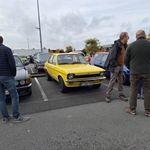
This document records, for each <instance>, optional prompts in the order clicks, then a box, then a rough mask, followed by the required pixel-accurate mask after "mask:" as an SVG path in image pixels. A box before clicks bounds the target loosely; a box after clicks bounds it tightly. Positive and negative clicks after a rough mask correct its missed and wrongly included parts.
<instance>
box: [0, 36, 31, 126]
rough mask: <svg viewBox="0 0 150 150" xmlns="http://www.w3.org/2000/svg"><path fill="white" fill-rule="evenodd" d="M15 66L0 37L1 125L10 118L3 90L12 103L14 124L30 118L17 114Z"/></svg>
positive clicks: (17, 99)
mask: <svg viewBox="0 0 150 150" xmlns="http://www.w3.org/2000/svg"><path fill="white" fill-rule="evenodd" d="M15 76H16V64H15V60H14V57H13V54H12V51H11V49H10V48H9V47H6V46H5V45H3V37H2V36H0V110H1V112H2V117H3V118H2V123H7V122H8V121H9V120H10V119H11V117H10V115H9V113H8V110H7V107H6V97H5V88H6V89H7V90H8V91H9V93H10V96H11V101H12V114H13V121H14V122H24V121H27V120H29V119H30V118H29V117H27V116H21V115H20V112H19V96H18V92H17V89H16V85H15V80H14V77H15Z"/></svg>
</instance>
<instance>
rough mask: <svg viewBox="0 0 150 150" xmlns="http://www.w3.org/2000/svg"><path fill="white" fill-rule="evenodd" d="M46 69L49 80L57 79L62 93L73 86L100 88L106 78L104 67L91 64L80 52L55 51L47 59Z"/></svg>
mask: <svg viewBox="0 0 150 150" xmlns="http://www.w3.org/2000/svg"><path fill="white" fill-rule="evenodd" d="M44 69H45V71H46V76H47V80H48V81H50V80H51V79H52V78H53V79H54V80H56V81H57V82H58V85H59V90H60V92H62V93H63V92H66V91H67V90H68V88H71V87H83V86H93V87H94V88H99V87H100V85H101V83H102V81H103V80H104V79H105V78H106V77H105V70H104V69H102V68H98V67H95V66H92V65H89V64H88V63H87V62H86V60H85V59H84V57H83V56H82V55H81V54H78V53H57V54H56V53H54V54H52V55H51V56H50V57H49V58H48V59H47V61H46V63H45V65H44Z"/></svg>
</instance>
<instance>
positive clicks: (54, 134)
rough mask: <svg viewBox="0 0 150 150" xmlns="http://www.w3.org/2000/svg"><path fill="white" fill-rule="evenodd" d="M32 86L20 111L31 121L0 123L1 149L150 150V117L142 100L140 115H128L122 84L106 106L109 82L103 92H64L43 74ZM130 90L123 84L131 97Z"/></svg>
mask: <svg viewBox="0 0 150 150" xmlns="http://www.w3.org/2000/svg"><path fill="white" fill-rule="evenodd" d="M28 67H29V68H28V69H29V70H30V71H34V69H32V65H30V66H28ZM32 82H33V86H32V90H33V94H32V95H31V96H24V97H21V98H20V111H21V113H22V114H25V115H28V116H30V118H31V119H30V120H29V121H28V122H25V123H18V124H15V123H13V122H12V120H11V121H10V122H8V123H7V124H2V123H0V133H1V142H0V149H5V150H16V149H18V150H149V147H150V141H149V139H150V134H149V124H150V121H149V120H150V119H149V118H147V117H145V116H144V107H143V100H138V107H137V113H138V114H137V116H132V115H130V114H127V113H125V112H124V108H125V107H126V106H128V102H123V101H121V100H119V99H118V91H117V84H116V85H115V87H114V90H113V92H112V102H111V103H110V104H108V103H105V102H104V99H105V92H106V88H107V85H108V82H109V80H108V79H106V80H105V81H104V82H103V84H102V85H101V87H100V88H99V89H93V88H91V87H86V88H75V89H71V90H70V91H69V92H68V93H65V94H63V93H60V92H59V89H58V84H57V82H55V81H50V82H49V81H47V80H46V77H44V76H43V77H35V78H33V79H32ZM129 91H130V88H129V85H126V86H124V93H125V95H126V96H129ZM7 103H8V104H7V106H8V110H9V111H10V113H11V105H10V101H9V100H8V101H7Z"/></svg>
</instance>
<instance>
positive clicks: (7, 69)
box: [0, 44, 16, 77]
mask: <svg viewBox="0 0 150 150" xmlns="http://www.w3.org/2000/svg"><path fill="white" fill-rule="evenodd" d="M0 76H13V77H14V76H16V64H15V60H14V57H13V54H12V51H11V49H10V48H9V47H6V46H5V45H3V44H0Z"/></svg>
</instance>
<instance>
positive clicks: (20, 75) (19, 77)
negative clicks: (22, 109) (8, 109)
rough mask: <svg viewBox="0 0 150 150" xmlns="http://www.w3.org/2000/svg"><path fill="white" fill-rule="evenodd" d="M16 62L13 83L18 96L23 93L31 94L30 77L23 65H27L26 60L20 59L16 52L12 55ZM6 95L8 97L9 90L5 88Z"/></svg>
mask: <svg viewBox="0 0 150 150" xmlns="http://www.w3.org/2000/svg"><path fill="white" fill-rule="evenodd" d="M13 56H14V59H15V63H16V70H17V73H16V76H15V84H16V88H17V91H18V94H19V96H23V95H31V94H32V89H31V86H32V81H31V77H30V75H29V73H28V70H27V69H26V67H25V65H28V62H25V63H24V64H23V62H22V61H21V59H20V57H19V56H18V55H16V54H14V55H13ZM5 93H6V96H8V97H9V92H8V90H7V89H6V90H5Z"/></svg>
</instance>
